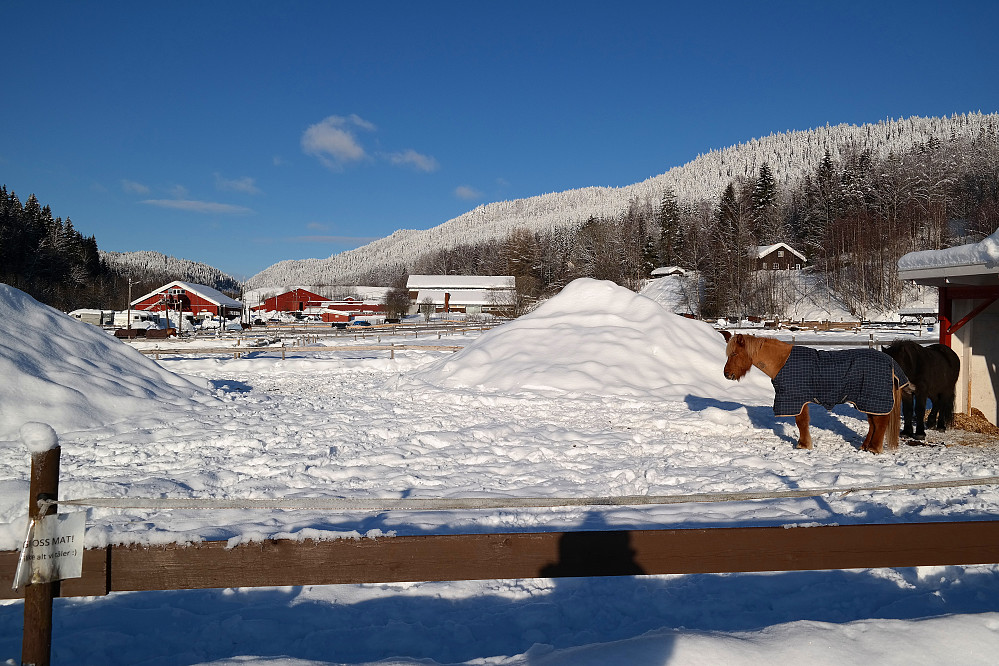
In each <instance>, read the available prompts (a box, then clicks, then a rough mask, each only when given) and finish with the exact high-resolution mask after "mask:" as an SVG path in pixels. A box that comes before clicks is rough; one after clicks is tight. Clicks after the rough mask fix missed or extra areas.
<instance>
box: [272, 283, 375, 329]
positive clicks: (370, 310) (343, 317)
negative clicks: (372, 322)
mask: <svg viewBox="0 0 999 666" xmlns="http://www.w3.org/2000/svg"><path fill="white" fill-rule="evenodd" d="M253 310H255V311H264V312H301V313H302V314H303V315H318V316H319V317H320V318H321V319H322V320H323V321H324V322H327V323H330V322H344V321H349V320H350V319H351V317H352V316H356V315H377V314H384V312H385V306H384V305H382V304H381V303H368V302H365V301H363V300H358V299H356V298H353V297H352V296H348V297H346V298H344V299H343V300H339V301H334V300H331V299H329V298H326V297H325V296H320V295H319V294H316V293H314V292H311V291H309V290H308V289H300V288H299V289H292V290H291V291H286V292H284V293H283V294H278V295H277V296H271V297H270V298H268V299H266V300H265V301H264V302H263V303H261V304H260V305H257V306H254V307H253Z"/></svg>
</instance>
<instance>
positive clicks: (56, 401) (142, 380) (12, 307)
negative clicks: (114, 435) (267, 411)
mask: <svg viewBox="0 0 999 666" xmlns="http://www.w3.org/2000/svg"><path fill="white" fill-rule="evenodd" d="M0 314H2V316H0V339H2V340H3V344H2V345H0V377H3V382H0V405H2V406H3V408H2V409H0V440H2V441H11V440H15V439H17V436H18V431H19V429H20V427H21V426H22V425H23V424H24V423H26V422H29V421H39V422H43V423H48V424H49V425H51V426H52V427H53V428H54V429H55V430H56V432H60V433H62V432H71V431H75V430H81V429H84V428H90V427H94V426H98V425H105V424H109V423H115V422H118V421H123V420H125V419H128V418H131V417H134V416H137V415H140V414H142V413H149V412H162V411H163V410H165V409H167V410H169V409H177V408H184V407H191V406H194V405H195V404H196V403H199V402H206V401H211V400H214V398H212V397H211V396H210V395H209V393H208V392H207V391H206V390H205V388H204V387H201V386H198V385H196V384H194V383H193V382H192V381H190V380H188V379H184V378H182V377H180V376H178V375H176V374H174V373H172V372H169V371H168V370H164V369H163V368H161V367H160V366H159V365H158V364H156V363H154V362H153V361H151V360H149V359H147V358H145V357H144V356H143V355H142V354H140V353H139V352H137V351H135V350H134V349H132V348H130V347H128V346H127V345H126V344H124V343H122V342H120V341H118V340H116V339H115V338H112V337H111V336H109V335H108V334H107V333H105V332H104V331H102V330H101V329H99V328H96V327H94V326H91V325H90V324H84V323H81V322H79V321H76V320H75V319H73V318H72V317H70V316H68V315H65V314H63V313H62V312H59V311H58V310H55V309H53V308H50V307H49V306H47V305H43V304H41V303H39V302H38V301H36V300H35V299H33V298H32V297H31V296H29V295H27V294H25V293H24V292H22V291H20V290H18V289H15V288H13V287H11V286H9V285H5V284H0Z"/></svg>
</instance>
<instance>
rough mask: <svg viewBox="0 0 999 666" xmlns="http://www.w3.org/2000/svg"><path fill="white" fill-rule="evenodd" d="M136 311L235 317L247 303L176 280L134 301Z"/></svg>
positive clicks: (198, 285) (211, 289)
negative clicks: (178, 312) (204, 313)
mask: <svg viewBox="0 0 999 666" xmlns="http://www.w3.org/2000/svg"><path fill="white" fill-rule="evenodd" d="M131 305H132V309H133V310H146V311H149V312H164V311H168V310H169V311H171V312H176V311H178V310H180V311H181V312H183V313H185V314H188V313H189V314H192V315H195V316H197V315H199V314H201V313H203V312H207V313H210V314H212V315H214V316H220V317H226V318H233V317H239V316H240V315H241V314H242V312H243V304H242V303H240V302H239V301H237V300H234V299H232V298H229V297H228V296H226V295H225V294H223V293H222V292H220V291H218V290H217V289H213V288H212V287H207V286H205V285H203V284H193V283H191V282H181V281H180V280H174V281H173V282H170V283H168V284H165V285H163V286H162V287H160V288H159V289H157V290H155V291H151V292H149V293H148V294H146V295H145V296H140V297H139V298H137V299H135V300H134V301H132V304H131Z"/></svg>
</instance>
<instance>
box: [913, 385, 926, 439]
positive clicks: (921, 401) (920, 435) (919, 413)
mask: <svg viewBox="0 0 999 666" xmlns="http://www.w3.org/2000/svg"><path fill="white" fill-rule="evenodd" d="M925 416H926V391H924V390H922V389H917V390H916V395H915V417H916V434H915V435H913V436H912V438H913V439H919V440H923V439H926V426H925V421H924V420H923V419H924V417H925Z"/></svg>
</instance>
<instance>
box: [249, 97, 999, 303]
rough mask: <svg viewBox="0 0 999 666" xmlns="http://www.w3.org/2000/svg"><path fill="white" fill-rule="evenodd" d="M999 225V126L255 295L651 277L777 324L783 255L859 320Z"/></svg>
mask: <svg viewBox="0 0 999 666" xmlns="http://www.w3.org/2000/svg"><path fill="white" fill-rule="evenodd" d="M997 226H999V114H980V113H979V114H964V115H956V116H953V117H950V118H908V119H902V120H894V121H883V122H879V123H877V124H873V125H863V126H860V127H857V126H854V125H837V126H834V127H830V126H827V127H824V128H819V129H815V130H811V131H807V132H788V133H783V134H773V135H771V136H769V137H765V138H762V139H754V140H752V141H750V142H748V143H744V144H739V145H737V146H733V147H730V148H726V149H723V150H717V151H712V152H710V153H707V154H705V155H702V156H699V157H698V158H697V159H695V160H693V161H692V162H690V163H689V164H687V165H684V166H682V167H677V168H674V169H671V170H670V171H668V172H666V173H664V174H662V175H660V176H656V177H654V178H650V179H648V180H646V181H643V182H641V183H637V184H635V185H631V186H628V187H622V188H599V187H591V188H585V189H579V190H571V191H568V192H560V193H552V194H545V195H541V196H538V197H532V198H530V199H520V200H516V201H504V202H499V203H493V204H489V205H485V206H480V207H478V208H476V209H474V210H472V211H470V212H468V213H466V214H464V215H462V216H460V217H458V218H455V219H453V220H450V221H448V222H445V223H444V224H441V225H439V226H437V227H434V228H432V229H429V230H427V231H412V230H401V231H397V232H396V233H394V234H392V235H391V236H389V237H387V238H383V239H380V240H378V241H375V242H373V243H370V244H368V245H366V246H364V247H361V248H358V249H356V250H351V251H348V252H344V253H341V254H338V255H334V256H333V257H330V258H329V259H313V260H302V261H285V262H281V263H278V264H275V265H274V266H272V267H270V268H268V269H267V270H265V271H263V272H262V273H259V274H257V275H255V276H254V277H252V278H251V279H250V280H249V281H248V283H247V285H248V287H263V286H269V285H287V284H311V285H322V284H380V285H386V286H389V285H393V284H395V283H398V281H399V280H401V279H403V278H404V276H405V275H406V274H408V273H443V274H455V273H472V274H497V273H499V274H508V275H509V274H512V275H515V276H517V280H518V288H519V289H520V290H521V292H522V293H524V294H526V295H529V296H541V295H544V294H546V293H552V292H554V291H556V290H558V289H560V288H561V287H562V286H563V285H564V284H566V283H567V282H568V281H569V280H572V279H574V278H576V277H583V276H587V277H596V278H603V279H610V280H613V281H615V282H618V283H620V284H624V285H628V286H634V285H636V284H637V282H638V280H640V279H641V278H643V277H646V276H647V275H648V271H649V270H650V269H651V268H652V267H654V266H656V265H670V264H676V265H679V266H682V267H685V268H688V269H693V270H695V271H696V272H697V273H696V277H695V278H691V279H692V280H697V283H696V284H695V285H693V286H692V288H691V291H692V293H693V294H695V298H696V299H697V303H696V310H697V311H698V312H700V313H701V314H703V315H705V316H718V315H724V314H739V313H740V312H744V311H747V310H748V311H754V312H761V313H769V312H773V313H779V312H780V311H781V310H782V308H783V307H784V305H785V301H786V299H787V298H789V295H788V292H787V289H786V288H785V285H783V284H782V280H781V278H780V276H779V275H775V274H767V272H758V271H753V270H751V252H752V250H753V249H754V248H755V247H757V246H758V245H765V244H770V243H773V242H777V241H784V242H788V243H789V244H791V245H792V246H794V247H797V248H799V249H800V250H801V251H803V252H804V253H805V254H806V255H807V256H808V259H809V262H810V266H811V268H812V270H814V271H817V272H819V273H820V274H821V276H822V279H823V280H825V281H826V283H827V285H828V287H829V289H830V290H832V291H833V292H834V293H836V295H837V296H838V297H839V298H841V299H842V300H843V301H844V302H845V303H847V304H848V305H849V307H850V308H851V309H853V310H854V311H855V312H858V313H862V312H863V311H864V310H865V309H866V308H868V307H883V308H890V307H892V306H893V305H897V304H898V302H899V301H900V299H901V295H902V285H901V284H900V283H899V281H898V280H897V278H896V276H895V273H896V270H895V262H896V261H897V259H898V257H899V256H901V254H903V253H905V252H908V251H910V250H914V249H928V248H940V247H945V246H947V245H949V244H952V243H954V242H963V241H964V240H965V239H968V240H977V239H979V238H981V237H983V236H984V235H986V234H987V233H991V231H993V230H995V229H996V228H997Z"/></svg>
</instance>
